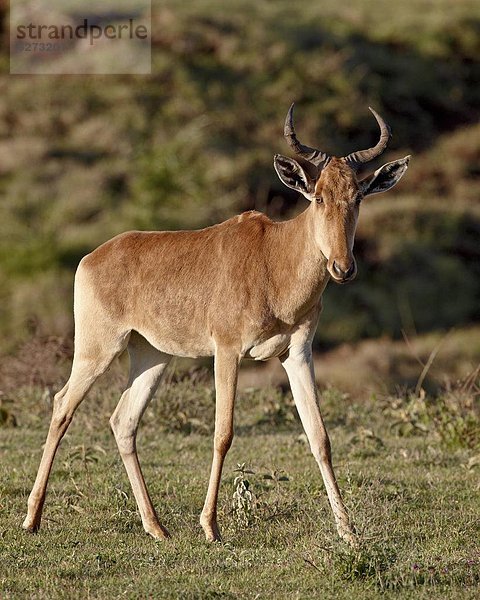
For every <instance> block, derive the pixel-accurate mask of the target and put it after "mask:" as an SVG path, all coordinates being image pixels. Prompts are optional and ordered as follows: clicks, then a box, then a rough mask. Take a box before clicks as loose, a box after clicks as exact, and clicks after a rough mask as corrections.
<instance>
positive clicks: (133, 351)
mask: <svg viewBox="0 0 480 600" xmlns="http://www.w3.org/2000/svg"><path fill="white" fill-rule="evenodd" d="M128 353H129V355H130V377H129V382H128V385H127V389H126V390H125V391H124V392H123V394H122V397H121V398H120V402H119V403H118V406H117V408H116V409H115V412H114V413H113V415H112V417H111V419H110V425H111V427H112V431H113V434H114V436H115V440H116V442H117V446H118V450H119V452H120V456H121V457H122V461H123V464H124V466H125V470H126V471H127V475H128V479H129V480H130V484H131V486H132V490H133V494H134V496H135V500H136V501H137V506H138V510H139V511H140V516H141V518H142V523H143V528H144V529H145V531H146V532H147V533H149V534H150V535H152V536H153V537H154V538H164V537H169V533H168V531H167V530H166V529H165V527H163V525H162V524H161V523H160V521H159V520H158V517H157V514H156V512H155V509H154V507H153V504H152V501H151V499H150V495H149V493H148V490H147V486H146V484H145V480H144V478H143V474H142V470H141V467H140V463H139V460H138V456H137V445H136V437H137V429H138V425H139V423H140V419H141V418H142V415H143V413H144V412H145V409H146V408H147V406H148V403H149V402H150V400H151V399H152V397H153V395H154V393H155V390H156V389H157V387H158V384H159V383H160V379H161V377H162V375H163V373H164V371H165V367H166V366H167V364H168V363H169V361H170V359H171V356H170V355H169V354H163V353H162V352H159V351H158V350H156V349H155V348H154V347H153V346H151V345H150V344H149V343H148V342H147V341H146V340H145V339H144V338H143V337H141V336H140V335H138V334H136V333H135V332H132V336H131V338H130V341H129V344H128Z"/></svg>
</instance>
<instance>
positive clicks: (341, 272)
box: [333, 261, 355, 279]
mask: <svg viewBox="0 0 480 600" xmlns="http://www.w3.org/2000/svg"><path fill="white" fill-rule="evenodd" d="M333 270H334V272H335V275H337V276H338V277H339V279H348V278H349V277H351V276H352V275H353V273H354V271H355V262H354V261H352V262H351V263H350V266H349V267H348V269H347V270H346V271H344V270H343V269H341V268H340V267H339V266H338V265H337V263H336V262H335V261H333Z"/></svg>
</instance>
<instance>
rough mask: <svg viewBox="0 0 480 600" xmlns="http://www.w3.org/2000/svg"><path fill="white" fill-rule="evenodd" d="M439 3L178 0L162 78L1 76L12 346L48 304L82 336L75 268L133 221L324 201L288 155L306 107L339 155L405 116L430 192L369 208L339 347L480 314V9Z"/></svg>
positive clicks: (54, 320)
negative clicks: (280, 156)
mask: <svg viewBox="0 0 480 600" xmlns="http://www.w3.org/2000/svg"><path fill="white" fill-rule="evenodd" d="M424 7H425V4H424V2H422V0H408V1H407V2H404V3H401V4H398V5H394V4H392V3H391V2H387V0H375V1H374V2H372V1H371V0H355V2H353V3H348V6H347V5H345V4H341V3H338V2H334V0H325V2H322V3H309V4H304V5H303V6H302V10H298V7H296V6H294V5H292V3H291V2H287V1H286V0H280V1H279V2H275V3H273V2H263V3H258V2H254V1H253V0H246V1H240V0H233V1H232V3H231V4H229V7H228V10H226V9H225V6H224V5H223V4H221V3H219V2H218V0H213V1H212V0H199V1H198V2H192V3H181V4H179V3H178V2H174V1H173V0H167V1H166V2H163V3H162V6H161V7H156V9H155V10H154V12H153V59H152V61H153V63H152V64H153V74H152V76H150V77H133V76H132V77H129V76H119V77H113V76H109V77H102V76H97V77H81V78H79V77H77V78H64V79H62V81H61V82H59V80H57V79H56V78H49V77H43V78H36V79H35V85H34V87H33V83H32V80H31V79H30V78H13V79H12V78H11V77H9V76H8V75H4V76H3V78H0V86H1V90H2V94H0V192H1V194H2V219H1V220H0V351H1V350H4V351H5V350H8V349H9V350H11V349H13V348H14V347H15V345H16V344H17V343H18V341H19V340H21V339H24V338H26V337H27V336H28V327H27V326H26V324H27V323H28V321H29V320H31V319H32V317H33V318H34V319H35V320H36V321H38V323H39V325H40V328H43V330H44V331H45V332H48V333H52V334H62V335H63V334H68V333H71V323H72V320H71V281H72V271H73V269H74V268H75V266H76V264H77V263H78V261H79V260H80V258H81V257H82V256H83V255H84V254H85V253H87V252H88V251H90V250H91V249H92V248H93V247H95V246H97V245H99V244H100V243H102V242H103V241H105V240H106V239H108V238H109V237H111V236H113V235H115V234H116V233H119V232H120V231H124V230H126V229H130V228H142V229H152V228H185V227H187V228H191V227H202V226H205V225H209V224H211V223H214V222H217V221H219V220H222V219H224V218H225V217H227V216H229V215H231V214H233V213H235V212H238V211H241V210H245V209H251V208H254V207H256V208H260V209H262V210H267V211H268V212H269V214H270V215H271V216H273V217H278V216H282V217H284V216H286V215H287V216H288V215H289V214H291V213H292V212H293V211H295V210H298V208H299V207H300V206H301V207H304V206H305V204H304V202H303V200H302V201H300V202H298V199H297V196H296V194H294V193H291V192H290V191H289V190H287V189H286V188H284V186H282V184H281V183H280V181H278V179H277V177H276V175H275V173H274V171H273V169H272V164H271V163H272V155H273V154H274V153H275V152H278V151H286V146H285V144H284V141H283V139H282V124H283V119H284V117H285V112H286V109H287V107H288V105H289V104H290V102H291V101H292V100H296V101H297V102H298V103H299V104H300V105H301V111H299V114H298V130H299V132H300V131H301V138H302V140H304V141H305V142H306V143H310V144H316V145H319V146H321V147H322V148H323V149H324V150H326V151H327V152H332V153H336V154H343V153H346V152H350V151H352V150H354V149H357V148H359V147H365V146H367V145H370V144H371V143H372V140H373V139H375V138H376V136H377V134H378V133H377V126H376V123H375V121H374V119H372V118H371V117H370V115H369V114H368V111H367V106H368V105H373V106H375V107H376V108H377V109H378V110H379V111H381V112H382V114H384V116H385V117H386V118H387V120H388V121H389V122H390V124H391V126H392V129H393V131H394V138H393V140H392V145H391V153H392V154H391V156H392V157H393V156H394V154H393V153H395V156H396V153H398V152H399V151H400V149H402V150H403V149H405V150H406V149H413V150H416V151H417V155H416V157H415V160H414V161H412V167H411V169H410V170H409V173H408V175H407V177H406V178H405V182H402V186H403V189H404V190H407V191H408V193H409V194H410V198H409V199H404V200H403V201H402V204H400V202H399V201H398V197H397V198H396V194H395V192H392V193H391V194H390V195H389V201H390V202H392V206H394V205H395V203H396V204H397V206H402V210H403V212H402V213H400V210H398V211H395V210H394V209H390V208H387V207H386V205H385V204H383V203H382V202H379V203H378V205H377V201H375V204H376V205H377V206H378V207H379V208H376V209H375V210H372V212H371V213H370V214H369V212H368V209H366V207H365V209H364V211H363V212H364V215H363V216H362V224H361V227H360V231H359V244H358V245H357V246H358V251H357V255H358V257H359V264H360V273H359V278H358V281H357V282H356V283H355V286H352V287H351V288H348V291H345V290H343V289H342V291H341V292H340V290H339V289H335V288H333V286H331V288H330V289H329V291H328V294H327V298H328V300H327V303H326V310H325V315H324V318H323V320H322V323H323V325H322V332H323V333H322V336H323V335H324V336H325V339H326V341H328V342H338V341H343V340H352V339H358V338H360V337H363V336H373V335H378V334H381V333H388V334H390V335H398V332H399V330H400V328H401V327H407V328H413V327H415V328H417V329H418V330H427V329H431V328H441V327H447V326H449V325H451V324H453V323H455V324H456V323H465V322H467V321H469V320H470V319H474V318H478V309H475V304H477V306H478V300H479V294H478V288H479V277H480V275H479V268H478V238H477V236H478V232H479V226H478V223H479V216H478V212H474V211H469V210H467V209H465V208H464V206H465V204H466V203H467V202H470V203H471V204H472V205H473V204H476V205H478V198H479V195H478V192H479V191H480V186H479V184H478V181H479V177H478V175H479V170H478V159H479V156H480V147H479V142H478V140H479V139H480V138H479V136H478V117H479V111H478V106H479V105H480V104H479V100H480V97H479V94H480V88H479V86H478V80H479V76H480V72H479V70H480V63H479V62H478V60H477V57H478V54H479V51H480V49H479V39H480V36H479V35H478V32H479V28H480V25H479V24H480V9H479V5H478V3H474V2H471V1H470V0H462V1H461V2H455V3H451V2H448V1H447V0H439V1H438V2H436V3H434V4H429V9H428V12H426V11H424ZM386 11H388V15H389V19H385V18H384V14H385V12H386ZM420 12H422V19H418V14H419V13H420ZM420 152H422V153H423V154H420V155H419V153H420ZM389 157H390V156H388V155H387V157H386V160H388V158H389ZM399 189H400V190H401V189H402V188H400V187H399ZM426 199H432V200H431V201H430V200H429V201H428V202H427V201H426ZM297 203H298V207H297V206H296V205H297ZM440 206H441V207H442V210H441V211H440V210H439V207H440ZM369 216H371V217H372V218H371V219H370V220H367V219H368V218H369ZM365 217H367V219H366V218H365ZM368 223H370V224H371V226H368ZM445 290H448V293H445Z"/></svg>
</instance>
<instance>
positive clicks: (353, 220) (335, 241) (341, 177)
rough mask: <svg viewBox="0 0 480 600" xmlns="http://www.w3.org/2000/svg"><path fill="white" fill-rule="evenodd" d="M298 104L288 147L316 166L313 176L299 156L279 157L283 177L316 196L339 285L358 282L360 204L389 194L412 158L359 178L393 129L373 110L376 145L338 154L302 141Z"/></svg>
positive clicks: (322, 244)
mask: <svg viewBox="0 0 480 600" xmlns="http://www.w3.org/2000/svg"><path fill="white" fill-rule="evenodd" d="M293 107H294V105H293V104H292V106H291V107H290V110H289V111H288V114H287V118H286V120H285V130H284V135H285V138H286V140H287V143H288V145H289V146H290V147H291V148H292V149H293V150H294V151H295V153H296V154H298V155H299V156H301V157H302V158H304V159H305V160H306V161H307V162H308V163H310V164H311V165H313V167H315V169H316V175H315V177H313V178H312V176H311V175H309V174H308V173H307V172H306V171H305V170H304V169H303V168H302V167H301V166H300V164H299V163H298V162H297V161H296V160H294V159H293V158H287V157H286V156H282V155H280V154H276V155H275V159H274V166H275V170H276V171H277V173H278V176H279V177H280V179H281V181H283V183H284V184H285V185H287V186H288V187H290V188H292V189H294V190H297V191H298V192H300V193H301V194H303V195H304V196H305V198H307V200H310V202H311V203H312V207H311V210H312V211H314V213H315V218H314V221H315V238H316V242H317V244H318V246H319V248H320V251H321V252H322V254H323V255H324V256H325V258H326V259H327V268H328V271H329V273H330V275H331V276H332V278H333V279H334V281H336V282H337V283H346V282H347V281H350V280H352V279H353V278H354V277H355V275H356V272H357V266H356V263H355V258H354V257H353V242H354V237H355V229H356V227H357V221H358V213H359V208H360V203H361V201H362V200H363V198H364V197H365V196H369V195H371V194H378V193H380V192H386V191H387V190H389V189H390V188H391V187H393V186H394V185H395V184H396V183H397V182H398V181H400V178H401V177H402V175H403V174H404V173H405V171H406V170H407V167H408V161H409V159H410V156H406V157H405V158H401V159H400V160H395V161H393V162H389V163H386V164H385V165H383V166H382V167H380V168H379V169H377V170H376V171H375V172H374V173H372V174H371V175H368V176H367V177H365V178H364V179H361V180H359V179H357V174H356V172H357V170H358V169H359V168H360V166H361V165H363V164H365V163H368V162H370V161H371V160H373V159H374V158H376V157H377V156H379V155H380V154H381V153H382V152H383V151H384V150H385V148H386V147H387V143H388V140H389V139H390V135H391V133H390V128H389V127H388V125H387V124H386V123H385V121H384V120H383V119H382V117H381V116H380V115H379V114H377V113H376V112H375V111H374V110H373V109H372V108H370V110H371V111H372V113H373V115H374V117H375V119H376V120H377V122H378V125H379V126H380V139H379V141H378V143H377V145H376V146H374V147H373V148H369V149H368V150H359V151H358V152H353V153H352V154H349V155H348V156H344V157H342V158H337V157H334V156H329V155H328V154H325V153H324V152H322V151H320V150H317V149H315V148H309V147H308V146H304V145H303V144H301V143H300V142H299V141H298V139H297V136H296V135H295V129H294V126H293Z"/></svg>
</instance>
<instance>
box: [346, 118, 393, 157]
mask: <svg viewBox="0 0 480 600" xmlns="http://www.w3.org/2000/svg"><path fill="white" fill-rule="evenodd" d="M368 108H369V110H370V111H371V112H372V113H373V116H374V117H375V119H377V123H378V125H379V127H380V139H379V140H378V143H377V145H376V146H373V148H369V149H368V150H358V152H352V153H351V154H349V155H348V156H345V157H344V160H345V162H347V163H348V164H349V165H350V166H351V167H352V169H358V168H359V167H360V165H361V164H363V163H366V162H369V161H371V160H373V159H374V158H377V156H379V155H380V154H381V153H382V152H383V151H384V150H385V148H386V147H387V144H388V140H389V139H390V137H391V135H392V133H391V131H390V127H389V126H388V125H387V123H385V121H384V120H383V119H382V117H381V116H380V115H379V114H378V113H377V112H376V111H374V110H373V108H372V107H371V106H369V107H368Z"/></svg>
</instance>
